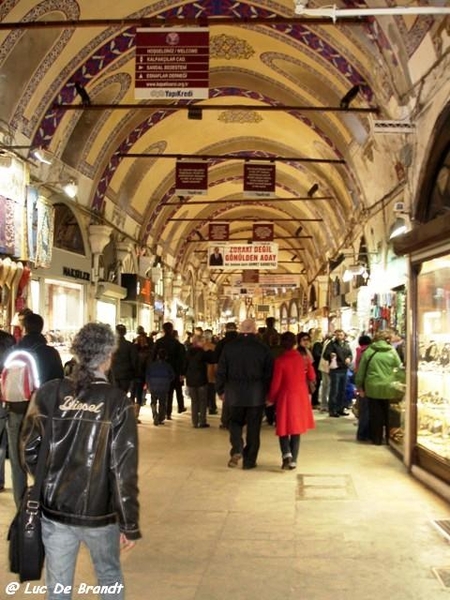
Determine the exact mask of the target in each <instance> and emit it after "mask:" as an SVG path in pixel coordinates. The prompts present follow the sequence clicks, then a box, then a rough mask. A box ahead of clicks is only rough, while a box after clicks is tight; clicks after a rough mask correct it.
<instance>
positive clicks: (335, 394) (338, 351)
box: [323, 329, 352, 417]
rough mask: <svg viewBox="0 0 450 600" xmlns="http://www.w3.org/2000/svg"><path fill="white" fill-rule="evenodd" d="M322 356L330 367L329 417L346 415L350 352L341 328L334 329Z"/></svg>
mask: <svg viewBox="0 0 450 600" xmlns="http://www.w3.org/2000/svg"><path fill="white" fill-rule="evenodd" d="M323 356H324V358H325V360H327V361H328V363H329V367H330V393H329V397H328V411H329V415H330V417H339V416H341V415H344V416H345V415H347V414H348V413H347V411H346V410H345V403H346V396H345V387H346V384H347V370H348V365H349V364H350V363H351V362H352V352H351V350H350V347H349V345H348V344H347V342H346V341H345V333H344V331H343V330H342V329H336V330H335V332H334V338H333V339H332V340H331V342H330V343H329V344H328V345H327V347H326V349H325V350H324V353H323Z"/></svg>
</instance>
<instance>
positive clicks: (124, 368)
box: [111, 324, 139, 393]
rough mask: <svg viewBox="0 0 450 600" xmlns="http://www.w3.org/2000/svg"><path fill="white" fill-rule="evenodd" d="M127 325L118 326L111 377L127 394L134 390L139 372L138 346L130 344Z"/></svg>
mask: <svg viewBox="0 0 450 600" xmlns="http://www.w3.org/2000/svg"><path fill="white" fill-rule="evenodd" d="M126 333H127V328H126V327H125V325H121V324H119V325H116V338H117V346H116V349H115V351H114V353H113V355H112V361H111V375H112V382H113V383H114V385H115V386H116V387H118V388H120V389H121V390H123V391H124V392H125V393H128V392H130V391H133V390H132V386H133V384H134V381H135V379H136V377H137V376H138V371H139V354H138V349H137V346H136V344H133V343H132V342H129V341H128V340H127V339H126V338H125V335H126Z"/></svg>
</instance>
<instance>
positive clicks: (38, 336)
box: [5, 312, 64, 507]
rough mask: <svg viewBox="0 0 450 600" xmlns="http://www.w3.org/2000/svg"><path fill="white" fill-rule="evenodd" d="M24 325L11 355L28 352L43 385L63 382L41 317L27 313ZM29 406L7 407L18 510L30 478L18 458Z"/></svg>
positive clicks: (9, 445)
mask: <svg viewBox="0 0 450 600" xmlns="http://www.w3.org/2000/svg"><path fill="white" fill-rule="evenodd" d="M22 323H23V331H24V336H23V337H22V339H21V340H20V342H18V343H17V344H16V345H15V346H13V347H12V348H11V351H15V350H25V351H26V352H29V353H30V354H31V355H32V357H33V358H34V359H35V361H36V366H37V371H38V375H39V382H40V385H42V384H43V383H46V382H47V381H50V380H52V379H62V378H63V377H64V369H63V365H62V362H61V357H60V355H59V353H58V351H57V350H56V348H53V347H52V346H49V345H48V344H47V340H46V339H45V336H44V335H43V334H42V331H43V329H44V319H43V318H42V317H41V315H38V314H36V313H33V312H28V313H26V314H25V315H24V316H23V320H22ZM5 358H7V356H5ZM5 400H6V401H7V400H8V398H5ZM28 406H29V402H28V401H26V402H7V403H6V407H7V412H8V416H7V419H6V431H7V434H8V454H9V460H10V463H11V479H12V485H13V492H14V500H15V503H16V505H17V507H19V506H20V501H21V499H22V496H23V493H24V492H25V488H26V487H27V475H26V472H25V470H24V469H23V467H22V464H21V462H20V458H19V432H20V428H21V426H22V421H23V419H24V416H25V414H26V412H27V410H28Z"/></svg>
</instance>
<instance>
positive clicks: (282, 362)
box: [269, 350, 316, 436]
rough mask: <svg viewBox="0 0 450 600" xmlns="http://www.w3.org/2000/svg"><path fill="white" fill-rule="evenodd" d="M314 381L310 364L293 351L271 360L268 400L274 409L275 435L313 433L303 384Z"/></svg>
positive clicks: (311, 416)
mask: <svg viewBox="0 0 450 600" xmlns="http://www.w3.org/2000/svg"><path fill="white" fill-rule="evenodd" d="M315 378H316V376H315V373H314V368H313V366H312V364H311V361H309V360H307V361H305V359H304V358H303V356H302V355H301V354H300V353H299V352H298V351H297V350H286V352H284V353H283V354H282V355H281V356H279V357H278V358H277V359H276V360H275V366H274V373H273V377H272V384H271V386H270V391H269V400H270V401H271V402H274V403H275V406H276V434H277V435H278V436H285V435H296V434H302V433H305V432H306V431H308V429H314V427H315V423H314V416H313V411H312V407H311V400H310V398H309V390H308V385H307V380H309V381H314V380H315Z"/></svg>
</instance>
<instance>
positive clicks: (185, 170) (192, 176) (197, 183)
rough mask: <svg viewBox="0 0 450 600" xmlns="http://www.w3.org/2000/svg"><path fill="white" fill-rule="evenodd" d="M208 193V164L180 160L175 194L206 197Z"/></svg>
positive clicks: (176, 174) (176, 175)
mask: <svg viewBox="0 0 450 600" xmlns="http://www.w3.org/2000/svg"><path fill="white" fill-rule="evenodd" d="M207 193H208V163H207V162H206V161H190V160H179V161H177V164H176V168H175V194H177V195H178V196H194V195H201V196H206V194H207Z"/></svg>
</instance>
